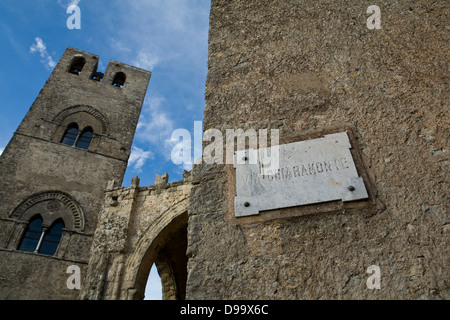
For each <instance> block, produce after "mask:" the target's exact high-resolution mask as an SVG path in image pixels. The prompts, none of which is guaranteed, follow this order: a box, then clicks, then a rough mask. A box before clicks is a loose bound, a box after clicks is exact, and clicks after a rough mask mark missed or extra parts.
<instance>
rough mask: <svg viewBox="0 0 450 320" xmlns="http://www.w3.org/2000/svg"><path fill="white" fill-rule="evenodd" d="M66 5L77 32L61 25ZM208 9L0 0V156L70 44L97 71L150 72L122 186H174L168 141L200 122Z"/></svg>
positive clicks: (102, 0)
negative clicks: (166, 182)
mask: <svg viewBox="0 0 450 320" xmlns="http://www.w3.org/2000/svg"><path fill="white" fill-rule="evenodd" d="M71 4H75V5H78V7H79V8H80V12H81V29H80V30H77V29H72V30H70V29H68V27H67V20H68V18H69V17H70V16H71V14H68V13H67V8H68V7H69V5H71ZM209 10H210V1H209V0H169V1H165V0H126V1H123V0H120V1H119V0H108V1H106V0H94V1H87V0H2V1H0V40H1V43H2V50H1V51H0V57H1V59H0V96H1V97H2V99H1V103H0V153H1V152H2V151H3V149H4V148H5V147H6V145H7V144H8V142H9V140H10V139H11V137H12V135H13V133H14V131H15V130H16V129H17V127H18V126H19V124H20V122H21V120H22V119H23V117H24V116H25V114H26V112H27V111H28V109H29V108H30V106H31V105H32V103H33V102H34V100H35V99H36V97H37V95H38V93H39V91H40V90H41V88H42V86H43V85H44V84H45V82H46V81H47V79H48V77H49V76H50V73H51V72H52V69H53V68H54V66H55V65H56V63H57V62H58V61H59V59H60V57H61V56H62V54H63V52H64V51H65V49H66V47H68V46H71V47H74V48H77V49H81V50H84V51H87V52H90V53H94V54H97V55H99V56H100V66H99V69H100V70H99V71H103V72H104V71H105V69H106V66H107V65H108V62H109V61H110V60H116V61H120V62H123V63H126V64H130V65H134V66H136V67H140V68H143V69H146V70H149V71H151V72H152V78H151V80H150V85H149V89H148V91H147V96H146V99H145V102H144V107H143V111H142V114H141V118H140V121H139V124H138V129H137V132H136V136H135V140H134V145H133V149H132V154H131V157H130V161H129V166H128V169H127V173H126V175H125V179H124V186H128V185H129V184H130V182H131V178H132V177H133V176H136V175H138V176H139V177H140V179H141V185H152V184H153V183H154V178H155V174H160V175H161V174H163V173H165V172H168V173H169V176H170V181H176V180H180V179H181V178H182V173H183V166H180V165H178V166H177V165H175V164H173V162H172V161H171V158H170V155H171V150H172V148H173V143H171V142H170V138H171V135H172V132H173V131H174V130H175V129H177V128H183V129H187V130H189V131H190V132H191V133H192V136H193V130H194V121H201V120H202V119H203V110H204V90H205V81H206V72H207V51H208V20H209ZM151 281H152V279H151ZM153 281H154V279H153ZM157 282H158V281H156V282H155V283H157Z"/></svg>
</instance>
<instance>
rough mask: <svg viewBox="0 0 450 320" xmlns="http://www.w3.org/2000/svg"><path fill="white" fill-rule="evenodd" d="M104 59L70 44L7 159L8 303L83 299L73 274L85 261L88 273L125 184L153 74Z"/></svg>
mask: <svg viewBox="0 0 450 320" xmlns="http://www.w3.org/2000/svg"><path fill="white" fill-rule="evenodd" d="M98 63H99V57H98V56H96V55H94V54H90V53H87V52H84V51H80V50H77V49H74V48H70V47H69V48H67V49H66V51H65V53H64V54H63V56H62V58H61V59H60V61H59V63H58V64H57V66H56V67H55V69H54V71H53V72H52V74H51V75H50V77H49V79H48V80H47V82H46V83H45V85H44V87H43V88H42V90H41V92H40V93H39V95H38V97H37V98H36V100H35V102H34V103H33V105H32V106H31V108H30V110H29V111H28V113H27V114H26V116H25V118H24V119H23V121H22V123H21V124H20V125H19V127H18V129H17V130H16V132H15V133H14V136H13V138H12V139H11V141H10V142H9V144H8V145H7V147H6V148H5V150H4V152H3V154H2V155H1V157H0V176H1V180H2V182H1V184H0V226H1V229H2V232H1V236H0V255H1V256H2V257H1V258H0V273H2V277H3V278H5V279H7V280H0V299H8V298H11V299H16V298H17V299H22V298H43V299H47V298H55V297H56V298H64V297H67V298H73V297H76V295H77V292H74V291H70V290H69V289H68V288H67V287H66V280H67V276H68V275H66V274H65V271H66V269H67V266H70V265H77V266H79V267H80V269H81V274H82V275H83V270H84V269H85V267H86V266H87V263H88V260H89V249H90V245H91V241H92V236H93V233H94V230H95V228H96V225H97V218H98V212H99V210H100V208H101V206H102V204H103V199H104V192H105V191H106V190H107V188H108V187H110V188H112V187H118V186H120V185H121V184H122V179H123V175H124V173H125V170H126V167H127V162H128V158H129V156H130V152H131V145H132V141H133V137H134V134H135V130H136V126H137V122H138V119H139V115H140V112H141V108H142V105H143V101H144V97H145V94H146V91H147V87H148V84H149V81H150V76H151V73H150V72H149V71H145V70H142V69H138V68H135V67H132V66H129V65H126V64H123V63H120V62H116V61H110V62H109V64H108V66H107V69H106V72H105V73H104V74H103V73H101V72H98V70H97V67H98ZM49 257H52V259H50V258H49ZM31 266H32V268H31ZM25 269H27V270H25ZM42 270H46V272H45V273H43V271H42ZM19 274H20V277H19ZM58 275H60V276H58ZM58 277H60V279H59V278H58ZM50 278H51V279H53V280H51V281H50ZM1 282H3V283H1ZM17 286H22V290H20V292H18V290H15V288H17Z"/></svg>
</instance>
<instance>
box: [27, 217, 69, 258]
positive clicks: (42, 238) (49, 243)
mask: <svg viewBox="0 0 450 320" xmlns="http://www.w3.org/2000/svg"><path fill="white" fill-rule="evenodd" d="M63 229H64V221H63V220H62V219H58V220H56V221H55V222H54V223H53V224H52V226H51V227H50V228H49V229H45V228H43V227H42V218H41V216H40V215H37V216H35V217H33V218H32V219H31V220H30V223H29V224H28V227H27V229H26V231H25V234H24V236H23V238H22V241H21V242H20V245H19V250H20V251H26V252H33V253H40V254H45V255H49V256H53V255H54V254H55V252H56V249H57V248H58V246H59V242H60V241H61V236H62V230H63Z"/></svg>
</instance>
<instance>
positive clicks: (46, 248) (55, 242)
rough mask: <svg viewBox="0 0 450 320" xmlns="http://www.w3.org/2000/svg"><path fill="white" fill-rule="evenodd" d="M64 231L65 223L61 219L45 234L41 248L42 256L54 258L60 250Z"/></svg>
mask: <svg viewBox="0 0 450 320" xmlns="http://www.w3.org/2000/svg"><path fill="white" fill-rule="evenodd" d="M63 229H64V221H62V220H61V219H59V220H57V221H55V222H54V223H53V224H52V226H51V227H50V228H49V229H48V230H47V231H46V232H45V234H44V238H43V239H42V243H41V245H40V248H39V253H40V254H46V255H49V256H53V255H54V254H55V252H56V249H58V246H59V242H60V241H61V236H62V230H63Z"/></svg>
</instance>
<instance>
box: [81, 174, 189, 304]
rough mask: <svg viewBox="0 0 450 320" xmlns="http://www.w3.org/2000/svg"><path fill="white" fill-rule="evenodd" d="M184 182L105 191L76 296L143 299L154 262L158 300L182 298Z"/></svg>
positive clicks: (135, 184) (184, 275)
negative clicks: (159, 284) (158, 278)
mask: <svg viewBox="0 0 450 320" xmlns="http://www.w3.org/2000/svg"><path fill="white" fill-rule="evenodd" d="M189 180H190V177H189V175H188V174H185V177H184V179H183V181H178V182H174V183H170V184H169V183H167V181H165V180H162V181H161V182H160V183H159V184H157V185H154V186H150V187H145V188H140V187H139V180H138V179H137V178H135V179H133V182H132V184H131V187H129V188H118V189H113V190H110V191H108V192H107V194H106V201H105V205H104V207H103V209H102V212H101V213H100V216H99V222H98V228H97V230H96V232H95V235H94V241H93V245H92V248H91V258H90V260H89V266H88V272H87V275H86V277H85V283H84V284H82V292H81V298H83V299H121V300H122V299H128V300H131V299H143V298H144V291H145V285H146V283H147V278H148V275H149V272H150V268H151V266H152V265H153V263H156V266H157V268H158V272H159V274H160V276H161V281H162V287H163V298H164V299H184V298H185V296H186V280H187V257H186V249H187V223H188V214H187V206H188V197H189V192H190V189H191V185H190V182H189Z"/></svg>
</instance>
